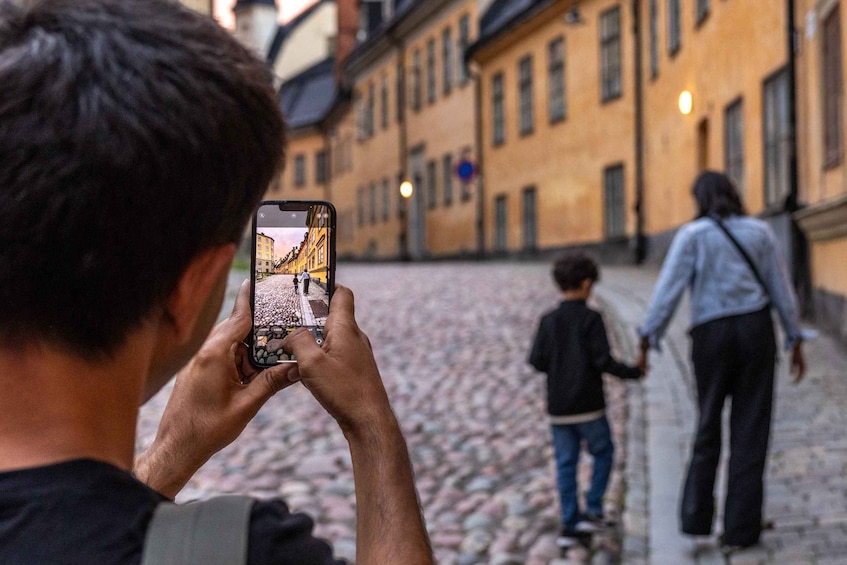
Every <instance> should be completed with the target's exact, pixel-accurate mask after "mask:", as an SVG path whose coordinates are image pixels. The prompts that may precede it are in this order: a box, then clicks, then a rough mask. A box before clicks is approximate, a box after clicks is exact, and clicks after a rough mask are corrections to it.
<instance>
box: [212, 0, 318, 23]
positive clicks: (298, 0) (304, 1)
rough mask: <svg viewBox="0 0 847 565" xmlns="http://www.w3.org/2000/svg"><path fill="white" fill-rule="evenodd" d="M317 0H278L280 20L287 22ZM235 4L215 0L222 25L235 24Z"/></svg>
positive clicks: (231, 1)
mask: <svg viewBox="0 0 847 565" xmlns="http://www.w3.org/2000/svg"><path fill="white" fill-rule="evenodd" d="M314 1H315V0H276V4H277V6H278V7H279V19H280V22H287V21H288V20H290V19H291V18H293V17H294V16H296V15H297V14H299V13H300V12H301V11H302V10H303V8H305V7H306V6H308V5H310V4H312V3H313V2H314ZM234 5H235V0H215V17H216V18H217V20H218V21H219V22H220V23H221V25H222V26H224V27H225V28H228V29H232V27H233V25H235V18H234V17H233V15H232V7H233V6H234Z"/></svg>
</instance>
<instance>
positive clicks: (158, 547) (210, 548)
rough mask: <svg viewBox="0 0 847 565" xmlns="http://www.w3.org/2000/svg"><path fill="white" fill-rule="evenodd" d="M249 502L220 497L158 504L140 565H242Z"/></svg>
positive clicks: (246, 538)
mask: <svg viewBox="0 0 847 565" xmlns="http://www.w3.org/2000/svg"><path fill="white" fill-rule="evenodd" d="M253 502H254V500H253V499H252V498H250V497H247V496H220V497H217V498H212V499H209V500H204V501H201V502H192V503H189V504H173V503H171V502H163V503H161V504H159V506H157V507H156V511H155V512H154V513H153V518H152V520H151V521H150V525H149V527H148V528H147V535H146V536H145V539H144V554H143V557H142V561H141V565H208V564H212V563H225V564H227V565H245V564H246V563H247V540H248V536H249V529H250V511H251V509H252V508H253Z"/></svg>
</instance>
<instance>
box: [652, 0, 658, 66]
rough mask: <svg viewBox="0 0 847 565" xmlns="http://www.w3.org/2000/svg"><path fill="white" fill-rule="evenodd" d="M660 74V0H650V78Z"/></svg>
mask: <svg viewBox="0 0 847 565" xmlns="http://www.w3.org/2000/svg"><path fill="white" fill-rule="evenodd" d="M657 76H659V0H650V78H656V77H657Z"/></svg>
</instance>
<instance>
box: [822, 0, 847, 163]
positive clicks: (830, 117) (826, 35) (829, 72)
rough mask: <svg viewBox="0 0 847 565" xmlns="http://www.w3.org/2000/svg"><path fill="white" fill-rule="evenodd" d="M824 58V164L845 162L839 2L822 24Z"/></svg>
mask: <svg viewBox="0 0 847 565" xmlns="http://www.w3.org/2000/svg"><path fill="white" fill-rule="evenodd" d="M821 28H822V29H821V32H822V33H821V35H822V47H823V50H822V51H823V52H822V59H823V118H824V120H823V130H824V131H823V141H824V167H827V168H829V167H834V166H836V165H839V164H841V160H842V155H843V139H844V137H843V134H842V127H843V126H842V120H843V115H844V114H843V108H842V104H843V102H842V99H843V92H844V89H843V84H842V78H841V77H842V73H843V72H844V70H843V67H842V63H841V10H840V8H839V6H838V4H836V5H835V8H833V9H832V10H831V11H830V12H829V15H827V16H826V18H825V19H824V20H823V25H822V26H821Z"/></svg>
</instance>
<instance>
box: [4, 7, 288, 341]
mask: <svg viewBox="0 0 847 565" xmlns="http://www.w3.org/2000/svg"><path fill="white" fill-rule="evenodd" d="M0 85H2V87H0V338H2V339H4V340H5V342H6V345H9V344H12V343H13V342H14V341H17V340H24V339H26V340H36V341H38V342H49V343H51V344H57V345H60V346H64V347H65V348H66V349H69V350H71V351H75V352H77V353H78V354H79V355H81V356H83V357H102V356H103V355H108V354H109V352H110V351H112V350H113V349H114V348H115V347H116V346H119V345H120V344H122V343H123V342H124V340H125V339H126V336H127V334H128V332H129V331H130V330H131V329H132V328H133V327H134V326H136V325H137V324H138V323H139V322H141V321H142V320H144V319H145V318H147V317H149V316H150V315H151V314H152V313H153V312H154V310H155V309H156V308H158V307H160V306H161V305H162V304H163V303H164V301H165V299H166V298H167V297H168V296H169V295H170V293H171V292H173V289H174V288H175V285H176V283H177V281H178V280H179V277H180V276H181V275H182V273H183V272H184V270H185V268H186V267H187V266H188V264H189V262H190V261H191V260H192V259H193V258H195V257H196V256H197V255H198V254H199V253H200V252H202V251H204V250H206V249H209V248H210V247H212V246H215V245H220V244H225V243H229V242H237V241H239V240H240V239H241V236H242V234H243V232H244V228H245V225H246V222H247V220H248V218H249V216H250V215H251V212H252V211H253V210H254V209H255V208H256V206H257V204H258V202H259V199H260V198H261V195H262V194H263V193H264V191H265V189H266V188H267V186H268V184H269V182H270V180H271V179H272V177H273V176H274V175H275V174H276V172H277V171H278V170H279V167H280V166H281V164H282V161H283V146H284V126H283V121H282V116H281V115H280V111H279V106H278V103H277V98H276V95H275V92H274V88H273V82H272V78H271V75H270V72H269V70H268V69H267V67H266V66H265V65H264V63H262V62H261V61H259V60H258V59H257V58H256V57H254V56H253V55H252V54H251V53H250V52H249V51H248V50H247V49H246V48H245V47H242V46H241V45H240V44H239V43H238V42H237V41H236V40H235V39H234V38H232V37H231V36H230V34H229V33H228V32H226V31H225V30H223V29H222V28H221V27H220V26H218V25H217V24H216V23H215V22H214V21H213V20H212V19H211V18H208V17H206V16H202V15H200V14H198V13H195V12H192V11H191V10H189V9H187V8H185V7H183V6H181V5H180V4H179V3H177V2H175V1H170V0H27V1H24V2H17V1H16V0H0Z"/></svg>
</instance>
